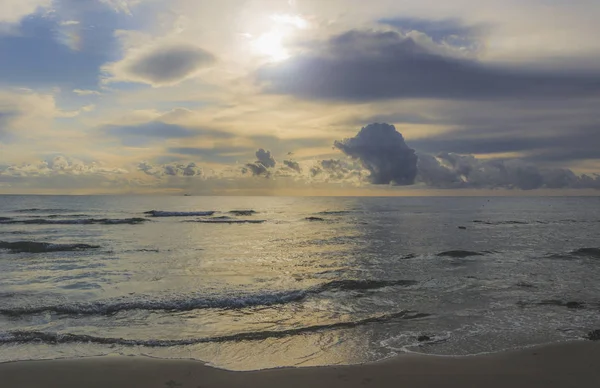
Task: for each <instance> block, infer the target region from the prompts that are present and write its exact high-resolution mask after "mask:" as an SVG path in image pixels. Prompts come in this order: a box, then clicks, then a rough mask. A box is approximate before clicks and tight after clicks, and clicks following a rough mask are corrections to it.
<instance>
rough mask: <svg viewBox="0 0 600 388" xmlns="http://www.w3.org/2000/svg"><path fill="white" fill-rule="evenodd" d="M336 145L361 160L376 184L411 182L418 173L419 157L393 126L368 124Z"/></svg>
mask: <svg viewBox="0 0 600 388" xmlns="http://www.w3.org/2000/svg"><path fill="white" fill-rule="evenodd" d="M334 145H335V147H336V148H338V149H339V150H341V151H342V152H343V153H345V154H346V155H348V156H350V157H352V158H354V159H358V160H360V162H361V163H362V165H363V166H364V168H366V169H367V170H369V172H370V173H371V175H370V181H371V183H373V184H377V185H381V184H390V183H391V184H394V185H411V184H413V183H414V180H415V177H416V175H417V156H416V154H415V151H414V150H413V149H412V148H410V147H408V146H407V145H406V143H405V142H404V138H403V137H402V134H400V133H399V132H398V131H396V128H395V127H394V126H393V125H389V124H369V125H368V126H366V127H364V128H362V129H361V130H360V132H359V133H358V134H357V135H356V136H355V137H353V138H349V139H345V140H342V141H336V142H335V143H334Z"/></svg>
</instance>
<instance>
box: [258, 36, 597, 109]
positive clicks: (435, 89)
mask: <svg viewBox="0 0 600 388" xmlns="http://www.w3.org/2000/svg"><path fill="white" fill-rule="evenodd" d="M258 79H259V80H260V81H261V82H263V83H264V90H265V91H266V92H268V93H276V94H290V95H294V96H297V97H301V98H306V99H326V100H343V101H370V100H382V99H400V98H406V99H416V98H430V99H462V100H475V99H514V98H538V99H563V98H573V97H586V96H598V95H600V76H599V75H598V74H591V73H586V74H583V73H579V72H573V73H569V72H567V71H566V70H564V71H562V72H549V71H541V70H540V71H534V70H523V69H517V68H512V69H508V68H502V67H495V66H491V65H488V64H484V63H480V62H477V61H475V60H471V59H465V58H461V57H460V56H458V55H457V56H451V55H449V54H448V50H446V51H444V47H442V45H440V49H439V50H438V51H434V50H433V49H432V48H430V47H428V48H426V47H424V46H423V45H421V44H420V43H418V42H416V41H415V40H414V39H412V38H410V37H405V36H403V35H401V34H399V33H397V32H393V31H387V32H377V31H349V32H346V33H344V34H341V35H338V36H334V37H332V38H330V39H329V40H328V41H327V42H324V43H318V44H315V45H314V47H313V48H312V50H309V51H306V52H304V53H302V54H299V55H298V56H296V57H294V58H290V59H289V60H287V61H285V62H281V63H276V64H271V65H268V66H265V67H263V68H262V69H260V70H259V72H258Z"/></svg>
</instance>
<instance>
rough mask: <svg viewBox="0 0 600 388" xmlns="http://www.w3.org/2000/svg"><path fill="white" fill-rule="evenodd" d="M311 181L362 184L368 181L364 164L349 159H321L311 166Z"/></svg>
mask: <svg viewBox="0 0 600 388" xmlns="http://www.w3.org/2000/svg"><path fill="white" fill-rule="evenodd" d="M309 171H310V181H311V182H326V183H351V184H354V185H361V184H364V183H368V182H369V181H368V179H366V178H367V175H366V173H368V172H366V171H365V170H364V169H363V168H362V166H360V165H358V164H356V163H354V162H351V161H347V160H340V159H326V160H320V161H318V162H317V164H316V165H313V166H312V167H311V168H310V170H309Z"/></svg>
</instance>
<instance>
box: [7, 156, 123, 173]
mask: <svg viewBox="0 0 600 388" xmlns="http://www.w3.org/2000/svg"><path fill="white" fill-rule="evenodd" d="M126 173H127V170H125V169H122V168H116V167H106V166H104V165H103V164H102V163H99V162H84V161H81V160H79V159H76V158H71V157H67V156H64V155H57V156H55V157H53V158H50V159H45V160H42V161H39V162H36V163H23V164H18V165H16V164H15V165H10V166H8V167H6V168H4V170H0V176H4V177H13V178H17V177H20V178H24V177H45V176H47V177H52V176H57V175H107V176H112V175H121V174H126Z"/></svg>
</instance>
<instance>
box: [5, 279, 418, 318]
mask: <svg viewBox="0 0 600 388" xmlns="http://www.w3.org/2000/svg"><path fill="white" fill-rule="evenodd" d="M416 283H417V282H415V281H411V280H334V281H331V282H327V283H323V284H320V285H318V286H314V287H312V288H309V289H305V290H293V291H282V292H273V293H262V294H249V295H242V296H225V297H214V298H210V297H204V296H200V297H189V296H188V297H182V298H173V299H159V300H107V301H98V302H89V303H73V304H61V305H54V306H36V307H33V306H32V307H15V308H10V309H0V314H2V315H7V316H15V317H18V316H27V315H36V314H41V313H46V312H50V313H55V314H73V315H112V314H116V313H118V312H121V311H129V310H150V311H156V310H163V311H191V310H201V309H211V308H214V309H227V310H231V309H240V308H248V307H256V306H274V305H280V304H286V303H292V302H300V301H302V300H304V299H306V298H307V297H309V296H310V295H316V294H320V293H322V292H325V291H352V290H360V291H366V290H374V289H379V288H383V287H391V286H410V285H414V284H416Z"/></svg>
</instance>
